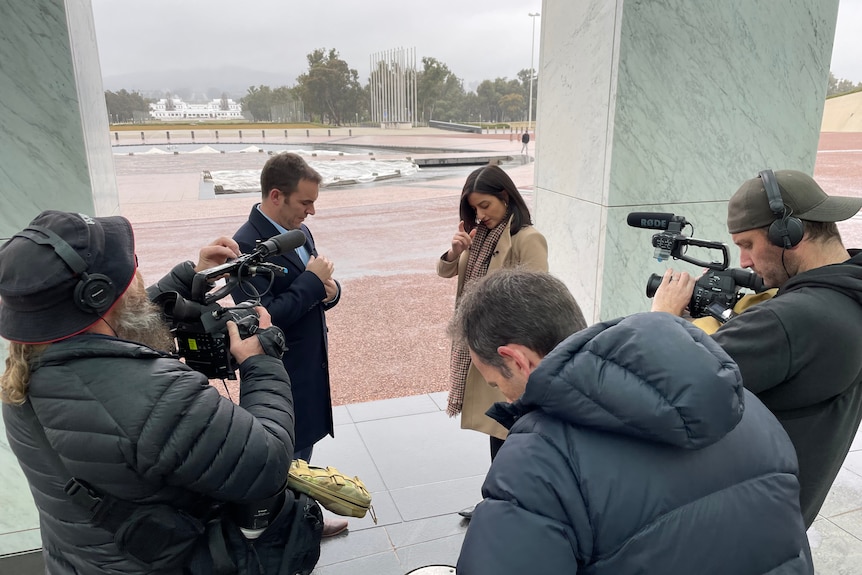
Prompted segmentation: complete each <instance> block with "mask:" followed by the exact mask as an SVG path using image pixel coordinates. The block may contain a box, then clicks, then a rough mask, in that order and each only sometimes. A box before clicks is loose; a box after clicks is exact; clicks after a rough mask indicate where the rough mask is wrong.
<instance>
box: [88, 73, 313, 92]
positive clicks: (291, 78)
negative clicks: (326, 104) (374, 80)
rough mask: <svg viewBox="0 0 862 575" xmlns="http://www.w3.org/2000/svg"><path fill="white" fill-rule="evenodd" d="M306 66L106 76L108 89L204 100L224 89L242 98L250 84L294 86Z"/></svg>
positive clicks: (105, 81)
mask: <svg viewBox="0 0 862 575" xmlns="http://www.w3.org/2000/svg"><path fill="white" fill-rule="evenodd" d="M304 71H305V70H303V69H301V68H300V69H297V70H296V71H293V72H286V73H284V74H276V73H273V72H262V71H260V70H254V69H251V68H243V67H238V66H224V67H220V68H211V69H201V68H196V69H190V70H148V71H142V72H135V73H130V74H118V75H112V76H105V77H104V78H103V82H104V88H105V90H111V91H112V92H116V91H118V90H122V89H125V90H128V91H130V92H131V91H138V92H140V93H141V94H142V95H143V96H145V97H149V98H156V97H164V95H165V93H166V92H171V94H174V95H177V96H179V97H181V98H183V99H187V100H191V99H195V100H203V99H212V98H219V97H221V95H222V93H223V92H227V94H228V96H229V97H231V98H234V99H238V98H241V97H242V96H244V95H245V94H246V92H247V91H248V88H249V86H260V85H261V84H263V85H265V86H269V87H270V88H277V87H279V86H294V85H295V84H296V77H297V76H299V75H300V74H302V73H303V72H304Z"/></svg>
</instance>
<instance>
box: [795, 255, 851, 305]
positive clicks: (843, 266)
mask: <svg viewBox="0 0 862 575" xmlns="http://www.w3.org/2000/svg"><path fill="white" fill-rule="evenodd" d="M849 252H850V254H851V257H850V259H849V260H847V261H846V262H842V263H840V264H832V265H828V266H823V267H819V268H814V269H812V270H808V271H807V272H802V273H801V274H797V275H795V276H793V277H792V278H790V279H789V280H787V282H786V283H785V284H784V285H783V286H781V289H780V290H778V295H781V294H783V293H787V292H791V291H794V290H798V289H802V288H806V287H825V288H829V289H832V290H835V291H837V292H840V293H843V294H844V295H846V296H847V297H849V298H851V299H853V300H854V301H857V302H859V303H862V250H849Z"/></svg>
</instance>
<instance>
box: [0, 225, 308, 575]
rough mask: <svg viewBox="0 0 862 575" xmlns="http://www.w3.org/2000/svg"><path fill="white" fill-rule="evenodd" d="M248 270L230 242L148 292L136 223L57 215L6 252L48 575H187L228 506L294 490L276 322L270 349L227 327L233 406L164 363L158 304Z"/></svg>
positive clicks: (21, 438) (4, 285) (9, 400)
mask: <svg viewBox="0 0 862 575" xmlns="http://www.w3.org/2000/svg"><path fill="white" fill-rule="evenodd" d="M238 255H239V250H238V246H237V244H236V242H234V241H233V240H231V239H229V238H224V237H223V238H219V239H217V240H215V241H214V242H213V243H212V244H210V245H208V246H205V247H204V248H202V249H201V251H200V259H199V261H198V263H197V265H194V264H193V263H192V262H185V263H182V264H179V265H177V266H176V267H174V269H173V270H172V272H171V273H170V274H169V275H168V276H166V277H165V278H163V279H162V280H160V282H159V283H158V284H156V285H155V286H152V287H151V288H150V289H149V290H145V288H144V283H143V280H142V278H141V275H140V273H139V272H138V271H137V257H136V255H135V249H134V239H133V234H132V228H131V225H130V223H129V222H128V221H127V220H126V219H125V218H122V217H118V216H117V217H98V218H94V217H89V216H86V215H82V214H75V213H67V212H59V211H46V212H43V213H42V214H40V215H39V216H37V217H36V219H34V220H33V221H32V222H31V224H30V225H29V226H28V227H27V228H25V229H24V230H23V231H22V232H19V233H17V234H15V235H14V236H13V237H12V239H10V240H9V241H7V242H6V243H5V244H4V245H3V246H2V248H0V335H2V336H3V337H4V338H6V339H8V340H9V341H10V342H11V343H10V345H9V357H8V359H7V361H6V371H5V373H3V375H2V377H0V393H2V400H3V407H2V412H3V419H4V422H5V425H6V434H7V437H8V440H9V445H10V446H11V448H12V451H13V452H14V453H15V456H16V457H17V458H18V461H19V463H20V465H21V468H22V469H23V471H24V475H25V476H26V478H27V481H28V483H29V486H30V490H31V492H32V494H33V498H34V500H35V503H36V507H37V508H38V512H39V521H40V528H41V534H42V545H43V552H42V553H43V557H44V560H45V565H46V571H47V572H48V573H77V574H90V573H188V572H190V569H189V564H190V563H192V562H193V561H200V555H201V554H203V555H206V553H207V551H208V549H207V547H206V545H205V541H206V534H204V533H203V532H201V525H205V524H206V522H207V520H208V518H209V517H210V515H208V514H211V512H212V510H213V509H214V508H216V507H217V504H218V503H221V502H247V501H252V500H260V499H265V498H270V497H272V496H274V495H276V494H278V493H279V492H280V491H281V490H282V488H283V487H284V484H285V482H286V478H287V474H288V469H289V467H290V462H291V459H292V457H293V451H294V431H293V421H294V414H293V399H292V396H291V391H290V384H289V379H288V376H287V373H286V372H285V370H284V366H283V365H282V362H281V359H280V357H271V356H269V355H266V353H265V352H264V349H265V348H266V349H268V350H269V349H270V347H271V346H267V345H263V346H262V344H261V342H262V341H264V342H266V338H267V337H270V336H272V334H276V335H277V337H281V338H282V339H283V335H281V334H280V332H278V331H272V330H278V328H271V327H270V325H271V322H270V317H269V314H268V313H267V312H266V311H265V310H264V309H263V308H258V309H257V311H258V312H259V314H260V328H261V329H260V331H259V332H258V333H259V336H260V338H263V339H259V337H258V336H257V335H256V336H252V337H248V338H246V339H241V338H240V336H239V333H238V331H237V327H236V324H234V323H232V322H231V323H228V326H227V329H228V333H229V336H230V351H231V353H232V355H233V356H234V358H235V359H236V363H237V364H238V365H239V371H240V376H241V391H240V402H239V405H235V404H234V403H233V402H231V401H230V400H228V399H226V398H224V397H222V396H221V395H220V394H219V393H218V391H217V390H216V389H215V388H214V387H212V386H210V385H209V383H208V380H207V378H206V377H205V376H204V375H203V374H201V373H199V372H197V371H193V370H192V369H191V368H189V367H187V366H186V365H185V364H184V363H182V362H180V361H179V360H177V359H176V358H175V357H174V356H171V355H169V354H168V353H167V352H166V351H165V350H168V349H172V348H173V345H172V341H171V336H170V333H169V331H168V327H167V326H166V325H165V323H164V321H163V319H162V315H161V310H159V309H158V308H157V307H156V306H155V305H153V304H152V303H151V302H150V298H149V297H148V292H149V295H150V296H154V295H156V294H157V293H158V292H160V291H165V290H175V291H178V292H179V293H180V294H183V295H185V296H188V292H189V286H190V283H191V280H192V277H193V276H194V274H195V272H196V271H201V270H203V269H207V268H210V267H213V266H216V265H220V264H223V263H225V261H226V260H228V259H231V258H234V257H237V256H238ZM278 351H279V350H277V349H274V351H273V354H274V355H277V354H278ZM73 478H74V479H73ZM70 485H71V486H73V487H72V488H70ZM288 493H289V492H288ZM115 500H116V502H119V503H118V506H117V507H116V508H113V509H115V511H116V510H119V511H116V513H119V515H117V514H116V513H115V511H110V510H107V511H105V513H106V514H105V515H104V516H99V515H100V513H101V511H100V510H103V509H107V508H105V507H99V506H96V502H99V501H112V502H113V501H115ZM87 501H91V502H92V505H91V507H92V506H96V507H92V508H88V506H87ZM291 503H292V500H290V499H288V501H287V503H285V506H287V505H289V504H291ZM94 509H95V511H96V513H95V514H94V513H93V510H94ZM123 509H126V512H125V514H124V513H123V512H121V511H122V510H123ZM131 512H133V514H132V515H131V516H130V513H131ZM147 514H150V515H149V517H150V519H149V521H150V522H149V523H147V522H141V517H142V516H146V515H147ZM190 518H192V519H190ZM193 519H197V523H196V522H195V521H194V520H193ZM136 520H137V521H138V523H135V521H136ZM159 525H162V526H164V525H167V528H166V529H164V530H163V531H161V532H157V531H156V530H154V529H153V526H155V527H158V526H159ZM135 529H137V530H138V531H140V533H135V532H134V531H135ZM142 545H143V548H141V546H142ZM201 545H203V547H201ZM150 559H152V562H151V563H146V561H149V560H150ZM204 572H213V569H212V565H210V567H208V568H205V571H204Z"/></svg>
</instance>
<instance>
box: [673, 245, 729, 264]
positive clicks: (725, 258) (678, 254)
mask: <svg viewBox="0 0 862 575" xmlns="http://www.w3.org/2000/svg"><path fill="white" fill-rule="evenodd" d="M683 246H695V247H698V248H708V249H711V250H719V251H720V252H721V255H722V261H721V262H705V261H702V260H699V259H696V258H693V257H691V256H687V255H685V254H684V253H682V248H683ZM671 255H672V256H673V257H674V258H676V259H678V260H682V261H684V262H688V263H690V264H694V265H696V266H700V267H704V268H709V269H711V270H719V271H721V270H725V269H727V268H728V266H729V265H730V253H729V252H728V250H727V244H723V243H721V242H711V241H708V240H698V239H695V238H684V239H682V240H679V241H677V242H676V245H675V246H674V249H673V251H672V252H671Z"/></svg>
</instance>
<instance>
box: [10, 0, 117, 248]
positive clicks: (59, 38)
mask: <svg viewBox="0 0 862 575" xmlns="http://www.w3.org/2000/svg"><path fill="white" fill-rule="evenodd" d="M0 150H2V154H0V238H8V237H9V236H11V235H12V234H13V233H15V232H16V231H18V230H20V229H21V228H23V227H24V226H25V225H26V224H27V223H28V222H29V221H30V220H31V219H33V217H34V216H36V215H37V214H38V213H39V212H41V211H43V210H45V209H58V210H69V211H80V212H84V213H87V214H90V215H99V216H104V215H112V214H117V213H119V197H118V194H117V184H116V178H115V176H114V163H113V156H112V155H111V143H110V133H109V131H108V116H107V112H106V108H105V96H104V90H103V88H102V76H101V70H100V68H99V56H98V51H97V47H96V38H95V26H94V23H93V12H92V7H91V5H90V1H89V0H66V1H65V2H64V1H63V0H33V1H31V2H11V1H10V2H0Z"/></svg>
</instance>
